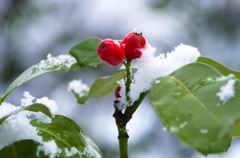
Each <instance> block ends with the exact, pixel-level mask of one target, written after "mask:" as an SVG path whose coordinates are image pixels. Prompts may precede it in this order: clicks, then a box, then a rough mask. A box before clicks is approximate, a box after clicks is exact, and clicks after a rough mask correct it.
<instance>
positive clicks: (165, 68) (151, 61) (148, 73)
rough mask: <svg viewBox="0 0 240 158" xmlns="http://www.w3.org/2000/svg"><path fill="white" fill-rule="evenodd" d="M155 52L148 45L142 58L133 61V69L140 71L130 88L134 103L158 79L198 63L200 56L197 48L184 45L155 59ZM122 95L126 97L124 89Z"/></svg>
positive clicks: (122, 99)
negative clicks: (185, 66) (190, 64)
mask: <svg viewBox="0 0 240 158" xmlns="http://www.w3.org/2000/svg"><path fill="white" fill-rule="evenodd" d="M155 51H156V48H153V47H151V45H149V44H148V45H147V48H146V49H143V50H142V56H141V57H140V58H138V59H135V60H133V61H132V67H134V68H137V69H138V70H137V72H136V73H135V74H133V82H132V84H131V87H130V89H131V91H130V94H129V95H130V98H131V101H132V103H133V102H134V101H136V100H137V99H138V98H139V95H140V93H142V92H145V91H147V90H149V89H151V86H152V83H153V81H154V80H155V79H156V78H158V77H163V76H167V75H169V74H171V73H172V72H173V71H175V70H177V69H178V68H180V67H182V66H184V65H187V64H189V63H192V62H195V61H197V59H198V57H199V56H200V53H199V51H198V49H197V48H194V47H192V46H188V45H184V44H180V45H179V46H177V47H176V48H175V49H174V51H172V52H170V53H169V52H168V53H166V55H164V54H160V55H159V56H157V57H154V53H155ZM123 86H125V85H123ZM120 94H124V95H125V92H124V88H121V92H120ZM119 100H120V102H121V104H127V101H126V99H125V98H124V97H123V98H119ZM120 109H121V107H120Z"/></svg>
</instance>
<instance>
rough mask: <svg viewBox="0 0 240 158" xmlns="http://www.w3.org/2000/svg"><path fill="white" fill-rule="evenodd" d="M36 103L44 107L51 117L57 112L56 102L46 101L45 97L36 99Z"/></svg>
mask: <svg viewBox="0 0 240 158" xmlns="http://www.w3.org/2000/svg"><path fill="white" fill-rule="evenodd" d="M36 103H41V104H44V105H46V106H47V107H48V108H49V110H50V112H51V113H52V114H53V115H54V114H56V112H57V111H58V106H57V104H56V102H55V101H54V100H50V99H48V98H47V97H43V98H41V99H37V100H36Z"/></svg>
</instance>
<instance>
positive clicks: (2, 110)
mask: <svg viewBox="0 0 240 158" xmlns="http://www.w3.org/2000/svg"><path fill="white" fill-rule="evenodd" d="M17 109H19V108H18V107H16V106H14V105H12V104H10V103H6V102H3V103H2V104H1V106H0V118H2V117H3V116H5V115H8V114H10V113H11V112H13V111H15V110H17Z"/></svg>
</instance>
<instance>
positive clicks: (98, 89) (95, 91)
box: [71, 69, 126, 104]
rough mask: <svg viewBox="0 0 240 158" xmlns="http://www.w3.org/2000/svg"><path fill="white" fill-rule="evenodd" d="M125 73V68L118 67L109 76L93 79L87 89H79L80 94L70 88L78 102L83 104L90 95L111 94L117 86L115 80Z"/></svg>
mask: <svg viewBox="0 0 240 158" xmlns="http://www.w3.org/2000/svg"><path fill="white" fill-rule="evenodd" d="M125 75H126V70H125V69H119V70H117V71H115V72H114V73H113V74H112V75H111V76H109V77H103V78H98V79H97V80H95V81H94V83H93V84H92V86H91V88H90V90H89V91H81V92H80V93H81V94H79V93H77V92H76V91H74V90H73V89H71V92H72V93H73V94H74V96H75V97H76V99H77V102H78V103H79V104H84V103H85V102H86V101H87V100H88V99H89V98H91V97H94V98H100V97H105V96H107V95H109V94H111V93H112V92H113V91H114V90H115V88H116V87H117V81H118V80H120V79H122V78H124V77H125ZM80 96H81V97H80Z"/></svg>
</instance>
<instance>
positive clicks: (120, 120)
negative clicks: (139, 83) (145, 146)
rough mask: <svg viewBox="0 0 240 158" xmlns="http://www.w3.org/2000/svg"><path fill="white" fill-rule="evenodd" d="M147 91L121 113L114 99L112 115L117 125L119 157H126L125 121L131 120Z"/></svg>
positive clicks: (117, 102)
mask: <svg viewBox="0 0 240 158" xmlns="http://www.w3.org/2000/svg"><path fill="white" fill-rule="evenodd" d="M148 92H149V91H146V92H143V93H141V94H140V96H139V100H137V101H135V102H134V103H133V106H129V107H127V108H126V110H125V113H124V114H123V113H122V111H121V110H119V109H118V108H117V106H118V104H119V101H118V100H115V102H114V107H115V113H114V114H113V117H114V118H115V120H116V125H117V127H118V141H119V151H120V158H128V138H129V136H128V133H127V130H126V125H127V123H128V122H129V121H130V120H131V118H132V115H133V114H134V112H135V111H136V110H137V108H138V107H139V105H140V104H141V103H142V101H143V99H144V98H145V97H146V95H147V94H148Z"/></svg>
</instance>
